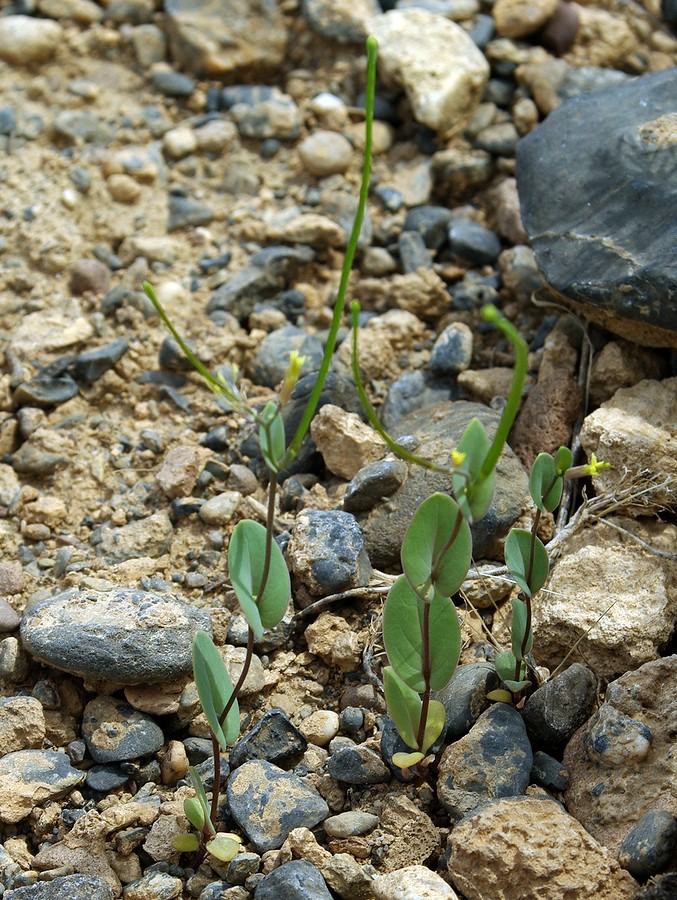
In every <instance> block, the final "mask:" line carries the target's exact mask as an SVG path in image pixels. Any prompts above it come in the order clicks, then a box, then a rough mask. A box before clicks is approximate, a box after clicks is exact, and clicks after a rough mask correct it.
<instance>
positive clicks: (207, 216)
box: [167, 194, 214, 231]
mask: <svg viewBox="0 0 677 900" xmlns="http://www.w3.org/2000/svg"><path fill="white" fill-rule="evenodd" d="M213 218H214V210H213V209H212V207H211V206H209V204H207V203H201V202H200V201H199V200H191V199H190V198H189V197H182V196H181V195H180V194H170V195H169V220H168V223H167V231H178V229H179V228H186V227H187V226H196V225H209V223H210V222H211V220H212V219H213Z"/></svg>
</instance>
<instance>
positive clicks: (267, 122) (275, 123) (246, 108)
mask: <svg viewBox="0 0 677 900" xmlns="http://www.w3.org/2000/svg"><path fill="white" fill-rule="evenodd" d="M238 91H239V96H238ZM221 96H222V103H223V104H224V105H225V106H226V108H228V109H229V110H230V117H231V118H232V120H233V121H234V122H235V124H236V125H237V129H238V131H239V132H240V135H241V136H242V137H243V138H253V139H255V140H259V141H263V140H267V139H269V138H277V139H278V140H295V139H296V138H297V137H298V136H299V131H300V127H301V111H300V109H299V108H298V106H297V105H296V103H295V102H294V101H293V100H292V98H291V97H290V96H289V95H288V94H283V93H282V91H280V90H279V89H278V88H274V87H268V86H257V85H234V86H233V87H231V88H224V89H223V91H222V92H221Z"/></svg>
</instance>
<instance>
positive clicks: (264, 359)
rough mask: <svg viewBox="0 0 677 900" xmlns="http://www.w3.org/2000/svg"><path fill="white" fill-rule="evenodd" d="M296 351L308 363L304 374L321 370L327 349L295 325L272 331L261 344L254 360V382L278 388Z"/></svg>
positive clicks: (318, 340)
mask: <svg viewBox="0 0 677 900" xmlns="http://www.w3.org/2000/svg"><path fill="white" fill-rule="evenodd" d="M292 350H296V352H297V353H299V354H300V355H301V356H305V358H306V361H305V364H304V366H303V369H304V374H307V373H309V372H316V371H317V370H318V369H319V368H320V364H321V362H322V356H323V353H324V348H323V346H322V341H320V339H319V338H317V337H315V336H314V335H310V334H308V333H307V332H305V331H304V330H303V329H302V328H297V327H296V325H286V326H285V327H284V328H278V329H277V331H272V332H271V333H270V334H268V335H266V337H265V338H264V339H263V340H262V341H261V343H260V344H259V346H258V348H257V351H256V359H255V360H254V381H255V382H256V384H263V385H265V386H266V387H270V388H275V387H277V386H278V385H279V384H280V382H281V381H282V379H283V378H284V375H285V372H286V371H287V369H288V368H289V354H290V352H291V351H292Z"/></svg>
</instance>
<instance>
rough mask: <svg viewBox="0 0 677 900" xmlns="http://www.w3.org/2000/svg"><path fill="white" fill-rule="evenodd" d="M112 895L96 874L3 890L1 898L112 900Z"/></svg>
mask: <svg viewBox="0 0 677 900" xmlns="http://www.w3.org/2000/svg"><path fill="white" fill-rule="evenodd" d="M114 896H115V895H114V894H113V890H112V888H111V887H110V886H109V885H107V884H106V882H105V881H102V880H101V879H100V878H97V877H96V875H66V876H64V877H63V878H54V879H52V880H51V881H38V882H37V883H36V884H30V885H26V886H25V887H18V888H15V889H14V890H10V891H5V893H4V894H3V900H64V898H66V897H67V898H68V900H113V898H114Z"/></svg>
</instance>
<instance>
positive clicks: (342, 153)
mask: <svg viewBox="0 0 677 900" xmlns="http://www.w3.org/2000/svg"><path fill="white" fill-rule="evenodd" d="M299 156H300V157H301V162H302V163H303V165H304V167H305V168H306V169H307V170H308V172H310V173H311V175H317V176H318V177H320V178H324V177H325V176H326V175H335V174H337V173H343V172H345V171H346V169H347V168H348V166H349V165H350V161H351V159H352V157H353V148H352V144H351V143H350V141H349V140H348V139H347V138H345V137H344V136H343V135H342V134H338V132H336V131H316V132H315V133H314V134H311V135H310V137H307V138H306V139H305V140H304V141H302V142H301V144H300V145H299Z"/></svg>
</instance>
